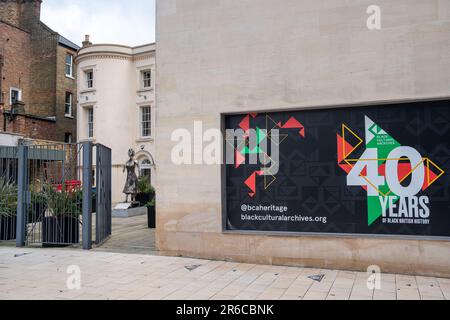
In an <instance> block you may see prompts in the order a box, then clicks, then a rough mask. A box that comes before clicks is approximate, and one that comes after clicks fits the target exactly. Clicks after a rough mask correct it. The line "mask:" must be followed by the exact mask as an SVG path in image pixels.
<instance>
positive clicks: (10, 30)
mask: <svg viewBox="0 0 450 320" xmlns="http://www.w3.org/2000/svg"><path fill="white" fill-rule="evenodd" d="M30 49H31V43H30V34H29V33H28V32H25V31H24V30H21V29H19V28H16V27H13V26H11V25H9V24H6V23H2V22H0V53H2V54H3V57H4V66H3V69H2V76H3V79H2V81H1V82H2V84H1V92H2V93H3V97H4V101H3V102H4V103H5V105H4V107H5V108H6V109H7V110H9V108H10V106H9V99H10V88H11V87H13V88H19V89H21V90H22V101H24V102H25V103H28V102H29V100H30ZM0 108H1V106H0Z"/></svg>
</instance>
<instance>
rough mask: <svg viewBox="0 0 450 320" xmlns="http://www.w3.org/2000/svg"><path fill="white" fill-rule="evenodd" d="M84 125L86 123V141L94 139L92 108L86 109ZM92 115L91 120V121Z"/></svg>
mask: <svg viewBox="0 0 450 320" xmlns="http://www.w3.org/2000/svg"><path fill="white" fill-rule="evenodd" d="M86 113H87V116H86V123H87V137H88V139H94V125H95V114H94V106H89V107H86ZM91 114H92V120H91Z"/></svg>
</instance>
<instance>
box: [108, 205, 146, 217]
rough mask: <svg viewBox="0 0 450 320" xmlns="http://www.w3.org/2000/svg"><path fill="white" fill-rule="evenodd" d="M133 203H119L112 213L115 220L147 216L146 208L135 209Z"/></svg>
mask: <svg viewBox="0 0 450 320" xmlns="http://www.w3.org/2000/svg"><path fill="white" fill-rule="evenodd" d="M135 205H136V204H135V203H119V204H118V205H117V206H116V207H115V208H114V209H113V211H112V216H113V217H115V218H130V217H136V216H144V215H146V214H147V208H145V207H136V206H135Z"/></svg>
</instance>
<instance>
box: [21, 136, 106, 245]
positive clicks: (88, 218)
mask: <svg viewBox="0 0 450 320" xmlns="http://www.w3.org/2000/svg"><path fill="white" fill-rule="evenodd" d="M94 154H95V164H94V162H93V155H94ZM95 171H96V175H95V176H96V179H94V172H95ZM16 180H17V183H16V185H17V191H18V192H17V219H16V221H17V228H16V233H17V234H16V244H17V246H19V247H21V246H25V245H26V246H32V245H42V246H70V245H80V244H81V245H82V246H83V248H84V249H91V247H92V234H93V233H94V234H95V243H101V242H102V241H104V240H105V239H106V238H107V237H109V236H110V235H111V150H110V149H108V148H107V147H105V146H103V145H94V144H92V143H91V142H86V143H81V144H80V143H75V144H63V143H60V144H42V145H30V146H25V145H21V146H19V147H17V179H16ZM94 216H95V225H94V227H95V230H94V232H93V230H92V228H93V223H92V220H93V217H94Z"/></svg>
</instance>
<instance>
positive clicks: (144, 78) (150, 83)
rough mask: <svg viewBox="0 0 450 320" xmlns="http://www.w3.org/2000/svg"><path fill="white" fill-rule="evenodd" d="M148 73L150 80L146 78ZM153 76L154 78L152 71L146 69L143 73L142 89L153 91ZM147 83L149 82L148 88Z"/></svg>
mask: <svg viewBox="0 0 450 320" xmlns="http://www.w3.org/2000/svg"><path fill="white" fill-rule="evenodd" d="M146 73H149V75H150V76H149V77H148V78H146V77H145V74H146ZM152 76H153V74H152V69H145V70H142V71H141V87H142V89H151V88H152V87H153V86H152V80H153V79H152ZM147 81H148V82H149V85H148V86H146V85H145V84H146V82H147Z"/></svg>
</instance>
